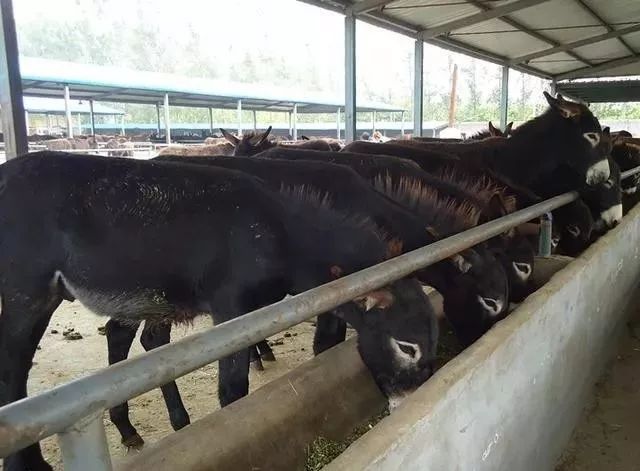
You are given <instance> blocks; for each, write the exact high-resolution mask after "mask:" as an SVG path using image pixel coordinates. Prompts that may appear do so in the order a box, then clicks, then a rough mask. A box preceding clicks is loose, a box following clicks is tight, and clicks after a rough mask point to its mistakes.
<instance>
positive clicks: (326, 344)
mask: <svg viewBox="0 0 640 471" xmlns="http://www.w3.org/2000/svg"><path fill="white" fill-rule="evenodd" d="M346 337H347V323H346V322H345V321H343V320H342V319H340V318H339V317H337V316H334V315H333V314H331V313H328V312H326V313H324V314H320V315H319V316H318V322H317V324H316V331H315V334H314V336H313V354H314V355H318V354H320V353H322V352H324V351H325V350H328V349H330V348H331V347H334V346H336V345H338V344H339V343H340V342H344V339H345V338H346Z"/></svg>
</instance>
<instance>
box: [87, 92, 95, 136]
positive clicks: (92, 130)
mask: <svg viewBox="0 0 640 471" xmlns="http://www.w3.org/2000/svg"><path fill="white" fill-rule="evenodd" d="M89 117H90V118H91V135H92V136H95V135H96V116H95V114H94V113H93V100H89Z"/></svg>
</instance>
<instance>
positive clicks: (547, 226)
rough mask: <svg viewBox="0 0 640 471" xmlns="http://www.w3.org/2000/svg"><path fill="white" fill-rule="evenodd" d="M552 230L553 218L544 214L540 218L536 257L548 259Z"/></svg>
mask: <svg viewBox="0 0 640 471" xmlns="http://www.w3.org/2000/svg"><path fill="white" fill-rule="evenodd" d="M552 229H553V216H552V215H551V213H545V214H543V215H542V216H540V237H539V239H538V255H540V256H541V257H548V256H550V255H551V237H552Z"/></svg>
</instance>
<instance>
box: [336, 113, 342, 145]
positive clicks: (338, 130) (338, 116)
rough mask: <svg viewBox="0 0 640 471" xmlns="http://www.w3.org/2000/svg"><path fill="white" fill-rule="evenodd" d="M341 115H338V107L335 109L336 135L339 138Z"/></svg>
mask: <svg viewBox="0 0 640 471" xmlns="http://www.w3.org/2000/svg"><path fill="white" fill-rule="evenodd" d="M341 124H342V123H341V117H340V108H338V110H337V111H336V137H337V138H338V139H340V125H341Z"/></svg>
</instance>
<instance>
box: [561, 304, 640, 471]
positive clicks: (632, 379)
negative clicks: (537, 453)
mask: <svg viewBox="0 0 640 471" xmlns="http://www.w3.org/2000/svg"><path fill="white" fill-rule="evenodd" d="M605 470H606V471H640V309H638V311H637V312H636V314H635V315H634V316H633V318H632V319H631V321H630V322H629V324H628V328H627V329H626V330H625V332H624V335H623V337H622V338H621V340H620V344H619V349H618V352H617V355H616V357H615V358H614V360H613V362H612V364H611V365H610V367H609V368H608V369H607V371H606V373H605V375H604V376H603V378H602V379H601V380H600V381H599V382H598V384H597V386H596V392H595V396H594V398H593V401H592V402H591V404H590V406H589V407H588V408H587V409H586V410H585V414H584V416H583V418H582V420H581V422H580V423H579V424H578V427H577V428H576V430H575V432H574V434H573V437H572V439H571V442H570V443H569V446H568V447H567V449H566V451H565V453H564V455H563V456H562V458H561V460H560V461H559V464H558V466H557V468H556V471H605Z"/></svg>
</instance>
